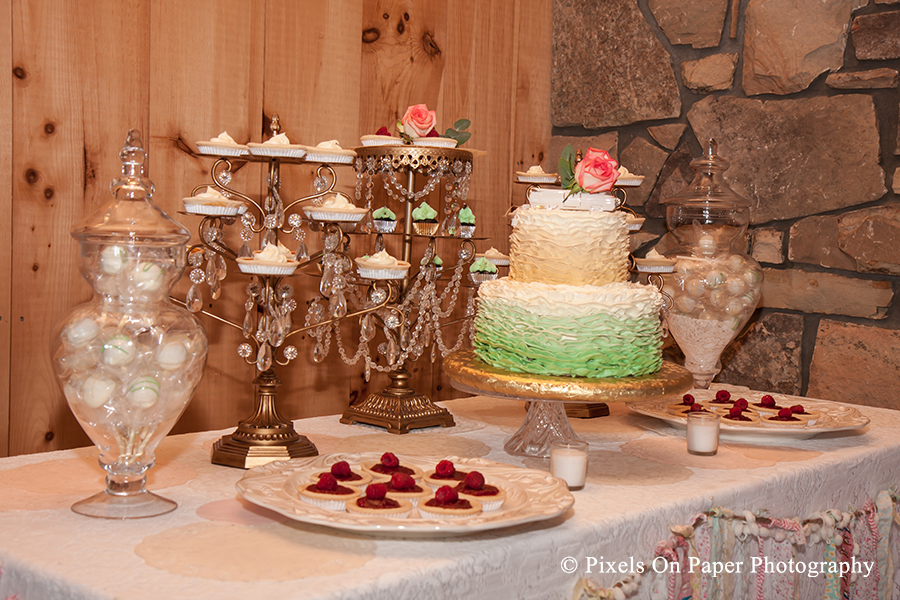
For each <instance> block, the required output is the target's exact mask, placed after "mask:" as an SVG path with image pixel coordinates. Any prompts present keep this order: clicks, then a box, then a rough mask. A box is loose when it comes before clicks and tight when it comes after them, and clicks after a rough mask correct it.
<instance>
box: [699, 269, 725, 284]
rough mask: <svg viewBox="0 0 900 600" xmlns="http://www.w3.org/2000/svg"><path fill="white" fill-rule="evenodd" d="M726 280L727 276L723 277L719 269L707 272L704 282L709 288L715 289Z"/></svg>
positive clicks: (723, 272) (723, 274) (723, 273)
mask: <svg viewBox="0 0 900 600" xmlns="http://www.w3.org/2000/svg"><path fill="white" fill-rule="evenodd" d="M727 278H728V276H727V275H725V271H722V270H720V269H712V270H711V271H707V273H706V278H705V279H704V281H705V282H706V285H708V286H709V287H711V288H716V287H719V286H720V285H722V284H723V283H725V280H726V279H727Z"/></svg>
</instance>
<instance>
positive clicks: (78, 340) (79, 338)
mask: <svg viewBox="0 0 900 600" xmlns="http://www.w3.org/2000/svg"><path fill="white" fill-rule="evenodd" d="M99 333H100V326H99V325H97V323H96V322H95V321H94V320H93V319H92V318H90V317H85V318H83V319H81V320H80V321H76V322H75V323H72V324H71V325H69V328H68V329H66V339H67V340H69V342H71V343H72V345H73V346H84V345H85V344H87V343H88V342H90V341H91V340H92V339H94V338H95V337H97V335H98V334H99Z"/></svg>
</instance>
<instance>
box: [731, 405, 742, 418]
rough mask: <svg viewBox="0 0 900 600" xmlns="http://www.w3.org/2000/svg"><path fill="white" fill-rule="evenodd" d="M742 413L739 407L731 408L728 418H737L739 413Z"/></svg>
mask: <svg viewBox="0 0 900 600" xmlns="http://www.w3.org/2000/svg"><path fill="white" fill-rule="evenodd" d="M742 412H744V411H743V410H742V409H741V407H740V406H732V407H731V410H729V411H728V414H729V416H732V417H739V416H741V413H742Z"/></svg>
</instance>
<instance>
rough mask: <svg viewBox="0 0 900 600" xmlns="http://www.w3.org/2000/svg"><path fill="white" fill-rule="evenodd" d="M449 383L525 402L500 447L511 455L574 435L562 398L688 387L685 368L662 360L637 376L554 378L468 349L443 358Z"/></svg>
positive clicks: (650, 395)
mask: <svg viewBox="0 0 900 600" xmlns="http://www.w3.org/2000/svg"><path fill="white" fill-rule="evenodd" d="M444 372H445V373H447V375H448V376H449V377H450V385H452V386H453V387H454V388H455V389H457V390H460V391H462V392H468V393H470V394H477V395H482V396H492V397H495V398H509V399H511V400H525V401H529V402H530V404H529V406H528V412H527V413H526V415H525V421H524V422H523V423H522V426H521V427H519V430H518V431H517V432H516V433H515V435H513V436H512V437H511V438H509V440H507V442H506V444H504V446H503V449H504V450H506V452H507V453H508V454H512V455H514V456H537V457H548V456H550V442H552V441H554V440H559V441H569V440H577V439H578V436H576V435H575V431H574V430H573V429H572V425H571V424H570V423H569V418H568V416H567V415H566V411H565V405H566V403H567V402H570V403H580V404H584V403H585V402H607V403H608V402H635V401H641V400H656V399H662V398H665V397H666V396H673V397H674V396H680V395H681V394H684V393H685V392H687V391H688V390H690V389H691V387H692V386H693V382H694V378H693V376H692V375H691V373H690V371H688V370H687V369H685V368H684V367H682V366H680V365H677V364H675V363H671V362H666V361H663V364H662V368H660V370H659V371H657V372H656V373H653V374H652V375H644V376H642V377H622V378H606V377H597V378H590V377H554V376H550V375H532V374H528V373H515V372H513V371H507V370H504V369H498V368H496V367H493V366H491V365H489V364H487V363H486V362H484V361H482V360H481V359H480V358H478V357H477V356H476V355H475V351H474V350H472V349H471V348H469V349H466V350H460V351H458V352H454V353H453V354H451V355H449V356H447V357H446V358H444Z"/></svg>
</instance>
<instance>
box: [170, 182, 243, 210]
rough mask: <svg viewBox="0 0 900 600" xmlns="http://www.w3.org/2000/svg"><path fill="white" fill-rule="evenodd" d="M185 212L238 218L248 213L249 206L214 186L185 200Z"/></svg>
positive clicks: (183, 200)
mask: <svg viewBox="0 0 900 600" xmlns="http://www.w3.org/2000/svg"><path fill="white" fill-rule="evenodd" d="M182 202H184V211H185V212H189V213H191V214H194V215H215V216H224V217H228V216H236V215H241V214H244V213H245V212H247V205H246V204H244V203H243V202H241V201H240V200H232V199H231V198H229V197H228V196H226V195H224V194H223V193H222V192H220V191H219V190H217V189H216V188H214V187H212V186H207V188H206V191H204V192H201V193H199V194H197V195H196V196H190V197H188V198H183V199H182Z"/></svg>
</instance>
